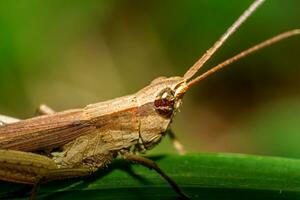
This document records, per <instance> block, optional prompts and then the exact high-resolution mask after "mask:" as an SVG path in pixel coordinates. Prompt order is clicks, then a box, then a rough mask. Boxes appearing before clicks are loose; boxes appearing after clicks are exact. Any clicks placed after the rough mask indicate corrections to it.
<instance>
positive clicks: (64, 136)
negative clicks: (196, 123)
mask: <svg viewBox="0 0 300 200" xmlns="http://www.w3.org/2000/svg"><path fill="white" fill-rule="evenodd" d="M262 3H263V0H255V1H254V2H253V3H252V4H251V5H250V7H249V8H248V9H247V10H246V11H245V12H244V13H243V14H242V15H241V16H240V17H239V18H238V19H237V20H236V21H235V23H234V24H233V25H232V26H231V27H230V28H229V29H228V30H227V31H226V32H225V34H223V35H222V36H221V38H220V39H219V40H218V41H217V42H216V43H215V44H214V45H213V46H212V47H211V48H210V49H209V50H208V51H207V52H206V53H205V54H204V55H203V56H202V57H201V58H200V59H199V60H198V61H197V62H196V63H195V64H194V65H193V66H192V67H191V68H190V69H189V70H188V71H187V72H186V73H185V74H184V76H183V77H171V78H164V77H161V78H157V79H155V80H154V81H152V83H151V84H150V85H148V86H147V87H145V88H143V89H142V90H140V91H138V92H137V93H135V94H133V95H128V96H124V97H120V98H116V99H113V100H109V101H105V102H101V103H96V104H91V105H88V106H86V107H84V108H81V109H74V110H68V111H64V112H59V113H54V112H49V110H50V109H48V111H47V112H44V113H45V114H47V115H44V116H40V117H34V118H31V119H26V120H20V121H17V122H16V120H15V119H11V118H7V117H4V118H3V117H2V119H5V120H1V116H0V180H6V181H10V182H19V183H26V184H34V189H33V192H32V194H33V195H34V194H35V189H36V188H37V186H38V185H39V183H40V182H43V181H44V180H53V179H59V178H68V177H76V176H84V175H88V174H90V173H93V172H94V171H95V170H96V169H98V168H101V167H103V166H105V165H107V164H108V163H110V162H111V161H112V160H113V159H114V158H115V157H116V156H118V155H120V156H122V157H123V158H124V159H127V160H130V161H133V162H136V163H139V164H141V165H144V166H146V167H149V168H151V169H154V170H156V172H158V173H159V174H160V175H161V176H162V177H163V178H164V179H166V181H168V183H169V184H170V185H171V186H172V187H173V189H174V190H175V191H176V192H177V193H178V194H179V195H181V196H182V197H184V198H187V196H186V195H185V194H184V193H183V192H182V190H180V188H179V187H178V185H177V184H176V183H175V182H174V181H173V180H172V179H171V178H170V177H169V176H167V175H166V174H165V173H164V172H163V171H162V170H161V169H160V168H159V167H158V166H157V165H156V164H155V163H154V162H153V161H151V160H149V159H147V158H144V157H142V156H138V155H136V154H135V153H136V152H141V151H144V150H147V149H151V148H152V147H154V146H155V145H156V144H157V143H159V142H160V140H161V138H162V137H163V136H164V135H165V133H166V131H167V129H168V127H169V125H170V123H171V122H172V119H173V117H174V116H175V114H176V112H177V110H178V108H179V107H180V105H181V101H182V98H183V96H184V94H185V93H186V91H188V90H189V88H191V87H192V86H193V85H195V84H196V83H198V82H199V81H201V80H203V79H204V78H206V77H208V76H209V75H211V74H213V73H214V72H216V71H218V70H220V69H222V68H224V67H225V66H228V65H229V64H231V63H233V62H235V61H237V60H239V59H240V58H242V57H245V56H247V55H249V54H251V53H253V52H256V51H257V50H259V49H262V48H264V47H266V46H269V45H271V44H274V43H277V42H278V41H280V40H283V39H286V38H289V37H291V36H294V35H299V34H300V29H295V30H290V31H287V32H284V33H281V34H279V35H277V36H275V37H273V38H271V39H268V40H266V41H264V42H262V43H259V44H258V45H255V46H253V47H251V48H249V49H247V50H245V51H243V52H241V53H239V54H237V55H236V56H233V57H232V58H230V59H228V60H226V61H224V62H222V63H220V64H219V65H217V66H215V67H213V68H212V69H210V70H208V71H207V72H205V73H203V74H202V75H199V76H197V77H195V75H196V73H197V72H198V70H199V69H200V68H201V67H202V66H203V65H204V64H205V63H206V62H207V61H208V60H209V58H210V57H211V56H212V55H213V54H214V53H215V52H216V51H217V50H218V49H219V48H220V47H221V46H222V44H223V43H224V42H225V41H226V40H227V39H228V37H229V36H231V35H232V34H233V33H234V32H235V31H236V30H237V28H238V27H239V26H240V25H241V24H242V23H243V22H244V21H245V20H246V19H247V18H248V17H249V16H250V15H251V14H252V13H253V12H254V11H255V10H256V9H257V7H259V6H260V5H261V4H262ZM6 120H7V121H6ZM168 133H169V135H170V136H171V137H170V138H171V139H172V141H173V144H174V146H175V148H176V149H177V150H178V151H179V152H183V151H182V150H183V148H182V145H181V144H180V143H179V142H178V140H176V138H175V136H174V134H173V133H172V132H168ZM32 198H33V196H32Z"/></svg>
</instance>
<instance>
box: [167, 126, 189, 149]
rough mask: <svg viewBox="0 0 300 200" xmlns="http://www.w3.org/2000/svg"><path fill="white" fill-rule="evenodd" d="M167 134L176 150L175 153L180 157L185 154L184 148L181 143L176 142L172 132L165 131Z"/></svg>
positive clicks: (176, 139)
mask: <svg viewBox="0 0 300 200" xmlns="http://www.w3.org/2000/svg"><path fill="white" fill-rule="evenodd" d="M167 134H168V135H169V137H170V139H171V141H172V143H173V146H174V148H175V149H176V151H177V152H178V153H179V154H180V155H184V154H185V153H186V151H185V148H184V146H183V145H182V143H181V142H180V141H179V140H178V138H177V137H176V135H175V134H174V132H173V131H172V130H171V129H170V130H168V131H167Z"/></svg>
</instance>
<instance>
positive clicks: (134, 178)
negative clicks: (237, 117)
mask: <svg viewBox="0 0 300 200" xmlns="http://www.w3.org/2000/svg"><path fill="white" fill-rule="evenodd" d="M151 159H153V160H155V161H156V162H157V163H158V164H159V166H160V167H161V168H162V169H163V170H164V171H165V172H166V173H167V174H168V175H169V176H171V177H172V178H173V179H174V180H176V182H177V183H178V184H179V185H180V186H181V187H182V188H183V190H184V191H185V192H186V193H187V194H188V195H189V196H190V197H191V198H192V199H300V160H296V159H288V158H275V157H263V156H251V155H241V154H223V153H220V154H218V153H217V154H215V153H211V154H188V155H185V156H178V155H168V156H156V157H155V156H153V157H151ZM13 186H15V184H8V183H4V182H3V183H1V189H0V192H1V193H0V194H2V195H3V194H4V192H7V190H8V189H9V190H10V191H12V190H13ZM14 189H16V187H15V188H14ZM15 193H17V192H15ZM38 196H39V197H41V198H43V199H101V200H103V199H174V198H177V197H178V196H177V194H176V193H175V192H174V191H172V190H171V188H170V187H169V185H167V184H166V182H165V181H164V180H163V179H162V178H161V177H160V176H159V175H158V174H156V173H155V172H154V171H151V170H149V169H147V168H144V167H142V166H138V165H133V164H131V163H129V162H126V161H123V160H116V162H114V163H112V164H111V165H109V167H108V168H106V169H103V170H99V171H98V172H97V173H96V174H95V175H93V176H91V177H87V178H85V179H75V180H74V179H72V180H64V181H55V182H51V183H48V184H46V185H43V186H41V189H40V190H39V193H38Z"/></svg>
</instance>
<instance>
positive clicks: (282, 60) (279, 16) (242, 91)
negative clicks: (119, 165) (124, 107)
mask: <svg viewBox="0 0 300 200" xmlns="http://www.w3.org/2000/svg"><path fill="white" fill-rule="evenodd" d="M251 2H252V0H244V1H238V0H232V1H226V0H201V1H200V0H187V1H180V0H165V1H158V0H154V1H138V0H131V1H129V0H122V1H121V0H106V1H105V0H101V1H99V0H88V1H77V0H74V1H71V0H65V1H58V0H53V1H50V0H45V1H40V0H30V1H26V0H11V1H0V113H1V114H5V115H10V116H14V117H18V118H28V117H31V116H33V113H34V111H35V109H36V107H37V106H38V105H39V104H40V103H46V104H48V105H50V106H51V107H53V108H54V109H56V110H58V111H60V110H65V109H70V108H76V107H83V106H85V105H87V104H90V103H95V102H99V101H104V100H107V99H111V98H114V97H118V96H122V95H126V94H129V93H134V92H136V91H137V90H139V89H141V88H142V87H144V86H145V85H147V84H148V83H150V82H151V80H152V79H154V78H156V77H158V76H162V75H164V76H173V75H183V74H184V72H185V71H186V70H187V69H188V68H189V67H190V66H191V65H192V64H193V63H194V62H195V61H196V60H197V59H198V58H199V56H200V55H201V54H203V53H204V52H205V50H207V49H208V48H209V47H210V46H211V45H212V44H213V43H214V42H215V41H216V40H217V39H218V38H219V36H220V35H221V34H222V33H224V31H225V30H226V29H227V28H228V27H229V26H230V25H231V24H232V23H233V21H234V20H235V19H237V17H238V16H239V15H240V14H241V13H242V12H243V11H244V10H245V9H246V8H247V7H248V6H249V5H250V3H251ZM299 8H300V1H298V0H287V1H282V0H272V1H267V2H266V3H265V4H264V5H263V6H262V7H261V8H259V9H258V11H257V12H256V13H255V14H254V15H253V16H252V17H251V18H250V19H249V20H248V21H247V22H246V23H245V24H244V25H243V26H242V28H241V29H239V31H238V32H237V33H236V34H234V36H233V37H232V38H230V40H229V41H228V42H227V43H226V44H225V45H224V46H223V47H222V48H221V50H220V51H219V52H218V53H217V54H216V55H215V56H214V57H213V59H212V60H211V61H210V62H209V63H208V64H207V65H206V68H205V69H208V68H209V67H210V66H212V65H214V64H217V63H219V62H221V61H223V60H225V59H226V58H229V57H230V56H232V55H234V54H236V53H238V52H240V51H241V50H243V49H246V48H248V47H250V46H251V45H254V44H256V43H258V42H260V41H262V40H264V39H267V38H269V37H271V36H273V35H275V34H278V33H280V32H283V31H287V30H289V29H294V28H299V27H300V26H299V25H300V12H299ZM299 44H300V38H299V37H297V38H296V37H295V38H291V39H289V40H287V41H284V42H281V43H279V44H276V45H274V46H272V47H269V48H267V49H264V50H262V51H260V52H258V53H256V54H255V55H251V56H249V57H247V58H245V59H243V60H240V61H239V62H237V63H235V64H233V65H232V66H230V67H229V68H227V69H225V70H223V71H222V72H219V73H218V74H216V75H214V76H212V77H210V78H208V79H207V80H205V81H203V82H201V83H200V84H199V85H198V86H196V87H194V88H193V89H192V91H190V92H189V93H188V94H187V95H186V96H185V99H184V104H183V107H182V109H181V112H180V113H179V114H178V115H177V117H176V119H175V120H174V123H173V125H172V127H173V130H174V132H175V133H177V135H178V137H179V138H180V139H181V140H182V142H183V143H184V144H185V145H186V147H187V150H188V151H190V152H199V151H201V152H239V153H251V154H262V155H276V156H286V157H296V158H297V157H298V158H299V157H300V90H299V87H300V82H299V79H300V64H299V62H300V60H299V57H298V56H299V53H300V45H299ZM166 152H168V153H170V152H174V150H173V148H172V146H171V145H170V142H169V140H168V139H165V140H164V141H163V142H162V144H161V145H159V146H158V147H157V148H155V150H153V153H166Z"/></svg>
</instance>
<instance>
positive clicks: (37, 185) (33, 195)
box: [29, 178, 41, 200]
mask: <svg viewBox="0 0 300 200" xmlns="http://www.w3.org/2000/svg"><path fill="white" fill-rule="evenodd" d="M40 185H41V181H40V179H39V178H37V181H36V183H35V184H34V185H33V187H32V190H31V192H30V197H29V199H30V200H35V199H36V194H37V191H38V189H39V188H40Z"/></svg>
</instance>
